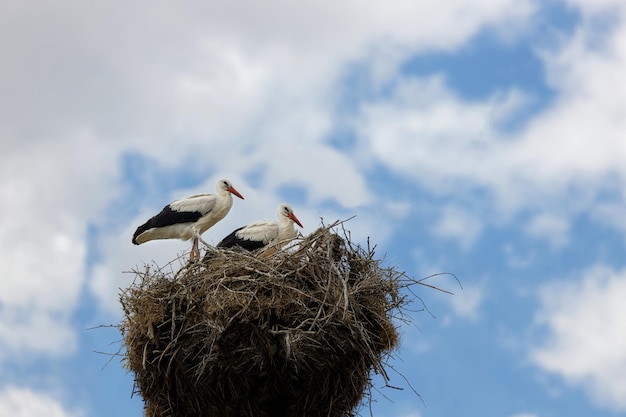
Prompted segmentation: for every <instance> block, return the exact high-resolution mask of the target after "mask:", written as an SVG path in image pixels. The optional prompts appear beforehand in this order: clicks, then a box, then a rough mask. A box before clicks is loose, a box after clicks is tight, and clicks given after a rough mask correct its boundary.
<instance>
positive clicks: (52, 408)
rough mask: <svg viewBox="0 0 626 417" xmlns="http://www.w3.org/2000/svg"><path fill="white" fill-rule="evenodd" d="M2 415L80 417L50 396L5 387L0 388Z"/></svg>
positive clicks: (0, 411) (27, 389) (19, 388)
mask: <svg viewBox="0 0 626 417" xmlns="http://www.w3.org/2000/svg"><path fill="white" fill-rule="evenodd" d="M0 415H1V416H11V417H78V416H80V415H81V414H80V413H78V412H76V411H68V410H67V409H66V408H65V407H63V404H61V403H60V402H59V401H58V400H56V399H55V398H53V397H51V396H50V395H49V394H46V393H42V392H36V391H33V390H31V389H30V388H21V387H16V386H5V387H2V388H0Z"/></svg>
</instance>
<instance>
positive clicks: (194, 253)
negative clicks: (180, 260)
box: [189, 237, 200, 261]
mask: <svg viewBox="0 0 626 417" xmlns="http://www.w3.org/2000/svg"><path fill="white" fill-rule="evenodd" d="M199 257H200V249H198V238H197V237H194V238H193V245H192V246H191V255H190V256H189V259H191V260H192V261H195V260H196V259H198V258H199Z"/></svg>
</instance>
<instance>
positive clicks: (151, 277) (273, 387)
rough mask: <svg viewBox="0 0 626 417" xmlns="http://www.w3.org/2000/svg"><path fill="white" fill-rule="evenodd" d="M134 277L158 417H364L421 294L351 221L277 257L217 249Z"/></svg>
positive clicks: (147, 397) (134, 345) (125, 329)
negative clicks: (349, 227)
mask: <svg viewBox="0 0 626 417" xmlns="http://www.w3.org/2000/svg"><path fill="white" fill-rule="evenodd" d="M339 228H340V229H341V231H342V232H343V233H342V235H341V236H340V235H339V234H338V233H337V229H339ZM135 273H136V275H137V279H136V280H135V282H134V283H133V285H131V286H130V287H129V288H128V289H126V290H124V291H123V292H122V293H121V295H120V301H121V303H122V306H123V309H124V313H125V318H124V320H123V321H122V323H121V325H120V328H121V331H122V334H123V337H124V344H125V348H126V349H125V358H124V359H125V365H126V366H127V368H128V369H130V370H131V371H132V372H133V373H134V374H135V386H136V390H137V391H138V392H139V393H140V394H141V396H142V397H143V399H144V401H145V406H146V407H145V414H146V416H148V417H212V416H216V417H217V416H219V417H253V416H254V417H256V416H258V417H283V416H285V417H287V416H290V417H291V416H293V417H304V416H307V417H314V416H320V417H322V416H324V417H326V416H351V415H354V414H355V413H356V410H357V408H358V406H359V404H360V403H361V401H362V399H363V398H364V395H365V393H366V392H369V391H368V389H369V388H370V386H371V380H370V373H371V372H376V373H380V374H382V375H383V376H384V377H385V378H386V370H385V366H386V360H387V359H388V357H389V354H390V353H391V352H392V351H393V349H394V348H395V347H396V346H397V344H398V332H397V329H396V326H397V323H394V321H395V319H396V318H401V316H402V315H403V311H402V310H403V307H404V306H405V305H406V304H407V303H408V301H409V300H408V299H407V298H406V295H403V294H402V292H401V289H402V288H404V287H407V286H410V285H412V284H416V283H419V282H416V281H414V280H410V279H408V278H407V277H406V275H404V274H403V273H401V272H398V271H397V270H395V269H394V268H385V267H382V266H381V262H380V260H376V259H375V258H374V250H373V249H372V248H369V247H368V248H367V249H363V248H361V247H360V246H358V245H354V244H352V243H351V242H350V237H349V233H347V232H346V231H345V229H344V228H343V223H340V222H337V223H335V224H333V225H330V226H322V227H321V228H319V229H318V230H317V231H315V232H314V233H312V234H311V235H309V236H307V237H305V238H302V239H298V240H296V241H295V242H294V243H293V244H292V245H290V247H288V248H287V249H286V250H283V251H280V252H278V253H276V254H274V255H272V256H270V257H261V256H255V254H254V253H253V254H251V253H248V252H243V251H236V250H217V249H209V250H207V254H206V256H205V257H204V259H202V260H201V261H200V262H195V263H188V264H187V265H184V266H183V267H182V268H181V269H180V270H179V271H178V272H176V273H166V272H164V271H162V270H153V269H151V268H149V267H146V268H145V270H144V271H142V272H139V271H135Z"/></svg>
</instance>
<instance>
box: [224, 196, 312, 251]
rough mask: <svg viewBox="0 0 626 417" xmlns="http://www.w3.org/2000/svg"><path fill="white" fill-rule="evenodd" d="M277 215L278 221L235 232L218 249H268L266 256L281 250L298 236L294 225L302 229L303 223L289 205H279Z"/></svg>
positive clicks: (258, 224)
mask: <svg viewBox="0 0 626 417" xmlns="http://www.w3.org/2000/svg"><path fill="white" fill-rule="evenodd" d="M276 215H277V216H278V221H271V220H261V221H258V222H256V223H252V224H249V225H247V226H243V227H240V228H239V229H236V230H234V231H233V232H232V233H231V234H229V235H228V236H226V237H225V238H224V239H222V241H221V242H220V243H218V244H217V247H218V248H232V247H234V246H239V247H241V248H243V249H246V250H249V251H253V250H256V249H261V248H264V247H267V250H266V252H265V254H266V255H269V254H270V253H273V252H275V251H277V250H279V249H280V248H281V247H283V246H284V245H286V244H287V243H289V242H290V241H291V240H292V239H293V238H295V237H296V235H297V234H298V232H297V230H296V228H295V226H294V223H295V224H297V225H298V226H300V227H302V223H300V220H298V218H297V217H296V215H295V214H294V213H293V210H292V209H291V206H289V205H288V204H281V205H279V206H278V210H277V211H276Z"/></svg>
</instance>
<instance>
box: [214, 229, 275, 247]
mask: <svg viewBox="0 0 626 417" xmlns="http://www.w3.org/2000/svg"><path fill="white" fill-rule="evenodd" d="M244 227H246V226H242V227H240V228H239V229H235V230H233V232H232V233H231V234H229V235H228V236H226V237H225V238H224V239H222V240H221V241H220V243H218V244H217V247H218V248H232V247H235V246H239V247H240V248H243V249H245V250H247V251H250V252H252V251H253V250H257V249H261V248H262V247H264V246H265V244H264V243H263V242H262V241H259V240H248V239H242V238H240V237H238V236H237V232H238V231H240V230H241V229H243V228H244Z"/></svg>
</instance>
